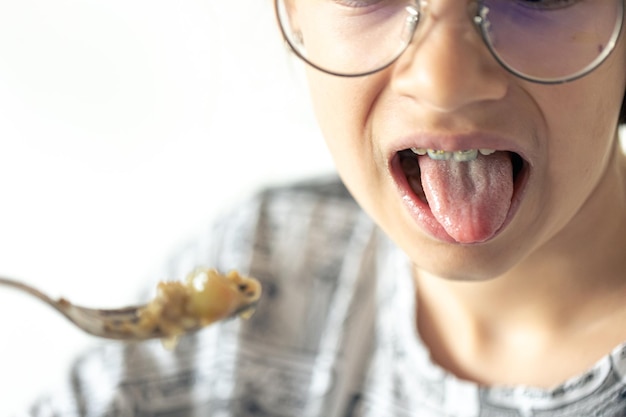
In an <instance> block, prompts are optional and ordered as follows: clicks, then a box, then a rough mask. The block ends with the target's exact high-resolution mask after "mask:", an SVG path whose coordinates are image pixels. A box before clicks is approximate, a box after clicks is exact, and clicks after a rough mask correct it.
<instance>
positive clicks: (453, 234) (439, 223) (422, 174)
mask: <svg viewBox="0 0 626 417" xmlns="http://www.w3.org/2000/svg"><path fill="white" fill-rule="evenodd" d="M391 166H392V172H393V175H394V178H395V179H396V182H397V184H399V186H400V190H401V193H402V196H403V199H404V201H405V202H406V203H407V207H408V208H409V211H410V212H411V213H412V214H413V217H414V218H416V220H417V221H418V223H420V224H422V225H423V226H424V227H425V228H426V229H427V231H429V232H430V233H431V234H432V235H434V236H435V237H438V238H440V239H443V240H446V241H453V242H458V243H480V242H485V241H487V240H490V239H491V238H493V237H494V236H496V235H497V234H498V233H499V232H500V231H501V230H502V229H503V228H504V226H505V225H506V224H508V222H509V221H510V220H511V218H512V216H513V213H514V212H515V210H516V208H517V206H518V203H519V200H520V196H521V190H522V189H523V188H524V185H525V184H526V179H527V177H528V172H529V168H528V167H529V164H528V163H527V162H526V161H525V160H524V159H523V158H522V157H521V156H520V155H519V154H517V153H515V152H512V151H500V150H493V149H473V150H463V151H443V150H432V149H416V148H411V149H404V150H401V151H399V152H397V154H396V155H395V156H394V158H393V159H392V162H391Z"/></svg>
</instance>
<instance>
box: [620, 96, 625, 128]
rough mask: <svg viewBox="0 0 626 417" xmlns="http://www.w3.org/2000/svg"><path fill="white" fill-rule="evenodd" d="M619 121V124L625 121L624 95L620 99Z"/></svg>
mask: <svg viewBox="0 0 626 417" xmlns="http://www.w3.org/2000/svg"><path fill="white" fill-rule="evenodd" d="M619 122H620V124H624V123H626V96H624V98H623V99H622V108H621V110H620V111H619Z"/></svg>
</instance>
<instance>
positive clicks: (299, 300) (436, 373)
mask: <svg viewBox="0 0 626 417" xmlns="http://www.w3.org/2000/svg"><path fill="white" fill-rule="evenodd" d="M197 266H210V267H216V268H217V269H219V270H222V271H224V272H226V271H228V270H231V269H237V270H238V271H240V272H242V273H245V274H250V275H252V276H254V277H257V278H258V279H259V280H260V281H261V282H262V285H263V288H264V293H263V297H262V299H261V302H260V303H259V305H258V308H257V311H256V313H255V314H254V316H253V317H252V318H250V319H249V320H230V321H226V322H223V323H220V324H217V325H214V326H211V327H209V328H207V329H205V330H202V331H200V332H198V333H196V334H194V335H190V336H186V337H184V338H183V339H182V340H181V342H180V344H179V345H178V346H177V348H176V349H175V350H173V351H169V350H166V349H164V348H163V347H162V346H161V344H160V343H159V341H149V342H143V343H134V344H126V343H121V342H111V343H106V344H103V345H101V346H99V347H97V348H95V349H94V350H91V351H89V352H87V353H86V354H85V355H84V356H82V357H80V358H78V360H77V361H76V363H75V366H74V367H73V369H72V372H71V375H70V376H69V378H68V381H67V384H66V386H64V387H62V388H61V389H60V392H59V393H53V394H52V395H51V396H50V397H47V398H44V399H42V400H41V401H40V402H38V403H37V404H36V405H35V406H34V407H33V409H32V410H31V413H30V414H28V415H31V416H37V417H52V416H58V417H61V416H63V417H74V416H84V417H130V416H133V417H148V416H150V417H156V416H161V417H166V416H170V417H174V416H176V417H183V416H184V417H186V416H211V417H234V416H237V417H246V416H247V417H261V416H276V417H279V416H282V417H292V416H298V417H307V416H310V417H313V416H315V417H356V416H360V417H366V416H367V417H404V416H407V417H408V416H418V417H509V416H510V417H540V416H563V417H565V416H570V417H574V416H577V417H591V416H604V417H619V416H622V417H624V416H626V344H625V345H621V346H618V347H616V348H615V349H614V350H613V351H612V352H609V353H607V355H606V357H604V358H603V359H602V360H600V361H599V362H598V363H597V364H596V365H595V366H594V367H592V368H591V369H589V371H588V372H585V373H584V374H582V375H580V376H578V377H576V378H572V379H570V380H568V381H566V382H565V383H563V384H562V385H560V386H559V387H556V388H554V389H551V390H544V389H536V388H531V387H521V386H519V387H483V386H479V385H477V384H474V383H471V382H468V381H464V380H460V379H458V378H456V377H455V376H453V375H451V374H450V373H448V372H446V371H445V370H444V369H442V368H440V367H438V366H437V365H436V364H434V363H433V362H432V361H431V359H430V355H429V352H428V350H427V348H426V347H425V346H424V344H423V343H422V342H421V341H420V338H419V334H417V332H416V329H415V323H416V320H415V311H416V309H415V297H414V289H413V287H412V285H413V280H412V278H411V268H410V263H409V260H408V258H407V257H406V256H405V255H404V254H403V253H402V252H401V251H400V250H399V249H398V248H397V247H396V246H395V245H394V244H393V243H391V242H390V241H389V240H388V239H387V238H386V237H385V235H384V234H383V233H382V232H381V231H380V230H379V229H378V228H377V227H376V225H375V224H374V223H373V222H372V221H371V220H370V219H369V218H368V216H367V215H365V214H364V213H363V212H362V211H361V210H360V208H359V207H358V205H357V204H356V203H355V202H354V201H353V200H352V198H351V197H350V195H349V194H348V192H347V191H346V189H345V188H344V187H343V185H342V184H341V183H340V181H339V180H338V179H336V178H325V179H319V180H316V181H311V182H307V183H299V184H296V185H291V186H281V187H275V188H272V189H268V190H265V191H263V192H261V193H259V194H258V195H257V196H255V197H254V198H252V199H251V200H249V201H247V202H246V203H245V204H243V205H241V207H239V208H238V209H236V210H234V211H233V212H231V213H229V215H228V216H227V217H224V218H222V219H221V220H220V221H218V222H217V223H216V226H215V228H213V229H211V230H210V231H208V232H207V233H206V234H205V235H203V236H200V237H199V238H198V239H197V240H195V241H194V242H193V243H192V244H190V245H189V246H187V247H185V248H183V249H182V250H181V252H180V253H179V254H177V255H176V256H174V257H173V260H172V261H171V262H170V263H169V264H168V265H167V267H166V268H165V270H164V271H163V272H162V273H161V275H159V276H158V277H156V279H163V278H164V277H181V276H184V275H185V274H186V272H188V271H190V270H192V269H193V268H194V267H197Z"/></svg>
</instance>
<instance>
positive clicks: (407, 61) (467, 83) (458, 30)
mask: <svg viewBox="0 0 626 417" xmlns="http://www.w3.org/2000/svg"><path fill="white" fill-rule="evenodd" d="M431 3H435V2H431ZM437 3H439V4H440V5H442V6H441V7H439V8H438V9H434V8H433V7H431V6H428V8H427V9H426V10H424V9H423V10H422V12H421V14H420V22H419V23H418V26H417V30H416V33H415V34H414V38H413V41H412V43H411V45H410V46H409V47H408V49H407V50H406V51H405V52H404V54H403V55H402V56H401V57H400V59H399V60H398V61H397V62H396V64H395V66H394V70H393V71H394V72H393V81H392V85H393V88H394V89H396V91H397V92H399V93H400V94H402V95H404V96H409V97H411V98H412V99H414V100H415V101H416V102H419V103H420V104H421V105H424V106H427V107H429V108H431V109H433V110H436V111H439V112H453V111H457V110H458V109H460V108H463V107H465V106H468V105H471V104H473V103H477V102H481V101H489V100H498V99H500V98H502V97H504V95H506V92H507V88H508V86H507V83H508V80H509V78H510V77H509V75H508V74H507V73H506V71H505V70H504V69H503V68H502V67H501V66H500V65H499V64H498V63H497V61H496V60H495V59H494V58H493V57H492V56H491V54H490V53H489V51H488V49H487V47H486V46H485V44H484V43H483V41H482V39H481V36H480V34H479V33H478V31H477V30H476V28H475V27H474V24H473V22H472V20H471V17H469V16H468V14H467V13H465V11H464V10H461V9H462V8H460V7H458V5H459V3H458V2H456V1H447V0H440V1H437ZM445 3H448V7H446V5H445Z"/></svg>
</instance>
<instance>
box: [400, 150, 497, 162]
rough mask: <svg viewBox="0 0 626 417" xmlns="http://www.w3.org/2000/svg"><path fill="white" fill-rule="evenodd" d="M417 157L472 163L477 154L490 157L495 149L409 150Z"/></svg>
mask: <svg viewBox="0 0 626 417" xmlns="http://www.w3.org/2000/svg"><path fill="white" fill-rule="evenodd" d="M411 151H413V153H415V154H417V155H428V156H429V157H430V159H434V160H437V161H447V160H449V159H453V160H455V161H458V162H463V161H473V160H474V159H476V158H478V154H479V153H480V154H481V155H491V154H492V153H494V152H495V149H468V150H465V151H443V150H440V149H424V148H411Z"/></svg>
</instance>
